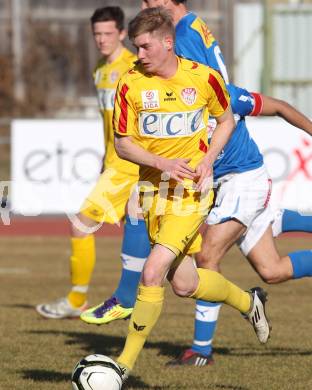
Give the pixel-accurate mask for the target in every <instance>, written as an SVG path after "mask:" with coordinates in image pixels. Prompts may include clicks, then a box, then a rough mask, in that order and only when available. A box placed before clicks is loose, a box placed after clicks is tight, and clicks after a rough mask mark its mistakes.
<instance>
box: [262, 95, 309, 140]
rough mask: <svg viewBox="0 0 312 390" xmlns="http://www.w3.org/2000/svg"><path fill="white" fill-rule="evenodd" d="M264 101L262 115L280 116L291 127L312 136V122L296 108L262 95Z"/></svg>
mask: <svg viewBox="0 0 312 390" xmlns="http://www.w3.org/2000/svg"><path fill="white" fill-rule="evenodd" d="M262 100H263V107H262V110H261V113H260V115H263V116H274V115H276V116H280V117H281V118H283V119H284V120H285V121H286V122H288V123H290V124H291V125H293V126H295V127H297V128H298V129H301V130H304V131H305V132H306V133H308V134H310V135H312V121H311V120H310V119H309V118H307V117H306V116H305V115H304V114H303V113H302V112H300V111H298V110H297V109H296V108H295V107H293V106H292V105H290V104H288V103H287V102H285V101H283V100H279V99H275V98H273V97H271V96H266V95H262Z"/></svg>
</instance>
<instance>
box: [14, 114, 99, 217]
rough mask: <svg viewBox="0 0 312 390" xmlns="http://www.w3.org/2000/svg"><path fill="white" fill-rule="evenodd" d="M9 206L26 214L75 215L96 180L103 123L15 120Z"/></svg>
mask: <svg viewBox="0 0 312 390" xmlns="http://www.w3.org/2000/svg"><path fill="white" fill-rule="evenodd" d="M11 147H12V150H11V189H10V192H11V194H10V198H11V208H12V211H13V212H14V213H17V214H22V215H29V216H32V215H40V214H58V213H65V212H66V213H75V212H77V211H78V210H79V207H80V206H81V203H82V202H83V200H84V198H85V197H86V195H87V194H88V193H89V191H90V189H91V188H92V186H93V185H94V183H95V182H96V179H97V177H98V175H99V172H100V169H101V164H102V158H103V153H104V141H103V128H102V122H101V120H100V119H99V120H14V121H13V122H12V126H11Z"/></svg>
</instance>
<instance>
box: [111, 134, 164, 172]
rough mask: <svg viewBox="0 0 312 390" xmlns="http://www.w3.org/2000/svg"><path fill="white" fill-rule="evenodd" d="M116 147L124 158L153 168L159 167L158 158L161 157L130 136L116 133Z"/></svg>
mask: <svg viewBox="0 0 312 390" xmlns="http://www.w3.org/2000/svg"><path fill="white" fill-rule="evenodd" d="M115 149H116V152H117V154H118V156H119V157H120V158H122V159H123V160H128V161H130V162H133V163H135V164H138V165H145V166H148V167H152V168H157V166H158V165H159V161H158V160H159V159H160V158H161V157H160V156H157V155H156V154H153V153H150V152H149V151H147V150H145V149H143V148H141V146H139V145H136V144H135V143H134V142H133V141H132V139H131V137H130V136H119V135H115Z"/></svg>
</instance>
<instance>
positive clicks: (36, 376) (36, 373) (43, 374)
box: [21, 370, 70, 382]
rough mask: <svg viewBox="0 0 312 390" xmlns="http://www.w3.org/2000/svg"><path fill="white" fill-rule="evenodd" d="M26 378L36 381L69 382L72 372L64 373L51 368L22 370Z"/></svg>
mask: <svg viewBox="0 0 312 390" xmlns="http://www.w3.org/2000/svg"><path fill="white" fill-rule="evenodd" d="M21 373H22V375H23V378H24V379H32V380H33V381H35V382H69V381H70V374H64V373H61V372H56V371H49V370H22V371H21Z"/></svg>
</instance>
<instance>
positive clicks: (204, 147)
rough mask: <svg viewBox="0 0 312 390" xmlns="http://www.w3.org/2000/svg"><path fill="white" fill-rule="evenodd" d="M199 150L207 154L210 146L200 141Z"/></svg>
mask: <svg viewBox="0 0 312 390" xmlns="http://www.w3.org/2000/svg"><path fill="white" fill-rule="evenodd" d="M199 150H201V151H202V152H204V153H207V151H208V146H207V145H206V144H205V142H204V141H203V140H202V139H200V140H199Z"/></svg>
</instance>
